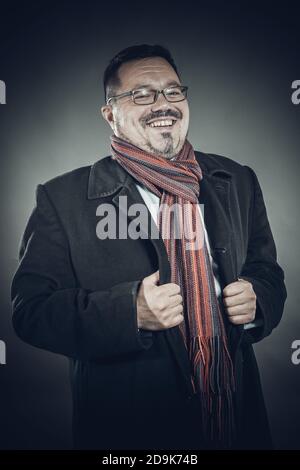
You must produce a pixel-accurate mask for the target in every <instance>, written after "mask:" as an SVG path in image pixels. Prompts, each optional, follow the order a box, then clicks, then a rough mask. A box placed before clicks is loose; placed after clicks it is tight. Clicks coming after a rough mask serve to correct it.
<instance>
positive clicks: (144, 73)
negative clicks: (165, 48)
mask: <svg viewBox="0 0 300 470" xmlns="http://www.w3.org/2000/svg"><path fill="white" fill-rule="evenodd" d="M118 76H119V79H120V81H121V86H120V87H119V88H118V90H117V93H116V94H118V95H119V94H121V93H124V92H126V91H130V90H135V89H137V88H142V87H150V88H152V89H154V90H162V89H164V88H166V87H168V86H170V85H176V84H177V85H182V84H181V83H180V80H179V78H178V76H177V74H176V72H175V70H174V69H173V68H172V67H171V65H170V64H169V63H168V62H167V61H166V60H165V59H163V58H161V57H151V58H145V59H138V60H134V61H130V62H127V63H124V64H122V65H121V67H120V68H119V70H118ZM101 112H102V115H103V117H104V119H105V120H106V121H107V122H108V123H109V125H110V126H111V128H112V129H113V131H114V134H115V135H116V136H117V137H120V138H122V139H124V140H126V141H128V142H130V143H132V144H134V145H136V146H137V147H139V148H141V149H143V150H145V151H146V152H149V153H151V154H154V155H161V156H163V157H165V158H172V157H173V156H174V155H176V154H177V153H178V152H179V151H180V150H181V148H182V147H183V144H184V142H185V139H186V137H187V134H188V126H189V106H188V102H187V100H184V101H179V102H173V103H170V102H168V101H167V100H166V99H165V97H164V96H163V94H162V93H160V94H159V96H158V99H157V101H156V102H155V103H153V104H147V105H137V104H135V103H134V102H133V100H132V97H131V96H126V97H122V98H119V99H117V100H115V101H114V100H112V101H111V102H110V104H109V105H105V106H102V108H101ZM162 118H165V119H166V118H171V119H172V126H168V127H167V126H164V127H151V126H150V123H149V121H151V122H153V121H154V120H155V119H160V120H161V119H162Z"/></svg>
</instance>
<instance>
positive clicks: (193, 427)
mask: <svg viewBox="0 0 300 470" xmlns="http://www.w3.org/2000/svg"><path fill="white" fill-rule="evenodd" d="M104 92H105V104H104V105H103V106H102V108H101V112H102V115H103V117H104V119H105V120H106V121H107V123H108V124H109V125H110V127H111V129H112V131H113V134H112V136H111V155H109V156H107V157H105V158H102V159H100V160H98V161H96V162H95V163H94V164H93V165H92V166H85V167H82V168H78V169H75V170H73V171H71V172H68V173H66V174H64V175H60V176H58V177H56V178H53V179H52V180H50V181H47V182H46V183H44V184H40V185H38V188H37V192H36V194H37V203H36V207H35V208H34V210H33V212H32V214H31V217H30V219H29V221H28V224H27V227H26V229H25V232H24V236H23V239H22V244H21V249H20V265H19V267H18V269H17V272H16V273H15V276H14V279H13V283H12V302H13V325H14V328H15V330H16V332H17V334H18V335H19V336H20V337H21V338H22V339H23V340H24V341H26V342H28V343H30V344H32V345H34V346H37V347H39V348H43V349H47V350H49V351H52V352H55V353H59V354H63V355H65V356H67V357H68V358H69V359H70V366H71V377H72V391H73V403H74V405H73V410H74V413H73V431H74V445H75V447H76V448H90V449H116V448H120V449H138V448H139V449H240V448H243V449H244V448H248V449H249V448H250V449H255V448H271V446H272V443H271V436H270V431H269V426H268V420H267V415H266V410H265V405H264V399H263V395H262V390H261V385H260V379H259V373H258V369H257V364H256V360H255V356H254V352H253V347H252V344H253V343H255V342H258V341H261V340H262V339H263V338H264V337H266V336H268V335H269V334H270V333H271V332H272V330H273V329H274V328H275V327H276V326H277V325H278V323H279V321H280V319H281V316H282V313H283V307H284V302H285V299H286V289H285V284H284V273H283V270H282V268H281V267H280V266H279V264H278V263H277V259H276V247H275V243H274V239H273V236H272V232H271V229H270V225H269V222H268V218H267V213H266V208H265V204H264V200H263V196H262V191H261V188H260V185H259V182H258V179H257V177H256V174H255V172H254V171H253V170H252V169H251V168H250V167H248V166H245V165H241V164H239V163H237V162H235V161H233V160H232V159H229V158H227V157H224V156H220V155H213V154H205V153H203V152H200V151H196V150H194V148H193V146H192V144H191V143H190V142H189V140H188V138H187V135H188V128H189V104H188V99H187V86H186V85H185V84H183V83H181V79H180V75H179V73H178V70H177V67H176V65H175V63H174V60H173V59H172V57H171V54H170V52H169V51H168V50H167V49H165V48H164V47H162V46H159V45H137V46H132V47H129V48H127V49H124V50H123V51H121V52H119V53H118V54H117V55H116V56H115V57H114V58H113V59H112V60H111V62H110V63H109V65H108V66H107V68H106V70H105V73H104ZM121 198H126V201H127V204H128V207H131V208H133V207H136V205H137V204H140V207H144V208H146V209H147V210H146V213H147V220H151V221H152V222H153V223H154V226H155V227H156V228H157V233H158V237H153V236H151V234H150V233H149V232H148V228H147V227H148V226H147V224H145V225H142V226H141V227H140V232H141V234H143V236H140V237H130V236H128V234H127V236H124V234H123V235H122V236H119V237H117V238H116V237H114V238H109V237H107V238H105V237H104V238H101V237H98V236H97V231H96V226H97V222H98V217H97V214H99V207H102V208H103V207H104V208H106V209H107V210H108V208H109V207H113V208H114V209H115V210H117V211H118V215H119V216H121V217H123V219H122V220H123V222H124V221H125V224H126V226H128V225H129V224H132V222H133V217H132V214H131V215H130V211H128V212H127V211H124V210H123V209H122V204H121V202H122V201H123V199H121ZM200 204H203V207H204V215H203V214H202V211H201V210H200ZM175 206H176V208H177V212H176V211H175V212H174V213H173V214H174V215H173V216H171V212H170V209H171V208H173V207H175ZM102 214H103V213H102ZM118 220H119V219H118ZM119 223H120V222H119ZM145 227H146V228H145ZM178 230H179V233H180V234H181V237H175V233H178ZM117 233H119V232H118V231H117ZM145 234H146V235H147V236H145ZM193 234H196V235H198V234H200V235H201V237H200V238H201V240H202V242H201V244H200V245H199V244H197V243H195V240H194V238H193ZM187 239H188V240H189V249H187V245H186V243H185V242H186V240H187Z"/></svg>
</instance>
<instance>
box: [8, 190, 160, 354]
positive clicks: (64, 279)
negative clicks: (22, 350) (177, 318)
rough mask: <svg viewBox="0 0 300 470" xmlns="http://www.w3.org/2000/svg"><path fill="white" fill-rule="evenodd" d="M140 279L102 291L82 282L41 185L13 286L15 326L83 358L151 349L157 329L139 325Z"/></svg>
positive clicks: (39, 343) (34, 340)
mask: <svg viewBox="0 0 300 470" xmlns="http://www.w3.org/2000/svg"><path fill="white" fill-rule="evenodd" d="M140 282H141V281H140V280H136V281H129V282H123V283H120V284H117V285H115V286H113V287H112V288H110V289H108V290H98V291H91V290H87V289H83V288H81V287H80V286H78V282H77V281H76V276H75V274H74V269H73V268H72V263H71V257H70V253H69V245H68V240H67V236H66V234H65V232H64V230H63V227H62V224H61V223H60V221H59V218H58V216H57V214H56V210H55V207H54V206H53V205H52V203H51V201H50V199H49V197H48V194H47V189H46V188H45V186H43V185H41V184H39V185H38V186H37V189H36V205H35V207H34V209H33V211H32V213H31V215H30V217H29V220H28V222H27V225H26V228H25V231H24V234H23V237H22V240H21V244H20V249H19V266H18V268H17V270H16V272H15V274H14V277H13V280H12V284H11V301H12V313H13V316H12V321H13V327H14V330H15V332H16V333H17V335H18V336H19V337H20V338H21V339H22V340H23V341H25V342H27V343H29V344H31V345H33V346H36V347H39V348H43V349H46V350H49V351H52V352H54V353H59V354H63V355H66V356H69V357H73V358H76V359H81V360H93V359H99V358H100V359H101V358H113V357H117V356H120V355H125V354H129V353H135V352H138V351H142V350H144V349H148V348H149V347H150V346H151V345H152V332H150V331H145V330H143V331H138V328H137V311H136V296H137V291H138V287H139V284H140Z"/></svg>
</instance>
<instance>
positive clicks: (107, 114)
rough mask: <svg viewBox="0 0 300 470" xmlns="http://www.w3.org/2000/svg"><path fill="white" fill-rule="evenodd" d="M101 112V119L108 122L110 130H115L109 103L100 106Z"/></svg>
mask: <svg viewBox="0 0 300 470" xmlns="http://www.w3.org/2000/svg"><path fill="white" fill-rule="evenodd" d="M101 114H102V116H103V119H105V121H107V122H108V124H109V125H110V127H111V128H112V130H113V131H114V130H115V121H114V115H113V111H112V107H111V105H109V104H106V105H104V106H101Z"/></svg>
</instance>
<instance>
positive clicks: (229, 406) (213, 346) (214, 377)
mask: <svg viewBox="0 0 300 470" xmlns="http://www.w3.org/2000/svg"><path fill="white" fill-rule="evenodd" d="M189 355H190V361H191V364H193V382H194V385H195V389H196V391H197V392H198V393H199V396H200V401H201V411H202V429H203V430H204V436H209V437H210V441H211V445H213V446H214V447H215V446H216V447H217V448H229V447H230V446H231V445H232V442H233V440H234V438H235V436H236V430H235V425H234V422H235V419H234V405H233V394H234V392H235V381H234V373H233V365H232V361H231V357H230V354H229V351H228V348H227V345H226V342H225V340H224V337H223V336H215V337H210V338H204V337H200V336H197V337H193V338H191V340H190V351H189Z"/></svg>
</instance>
